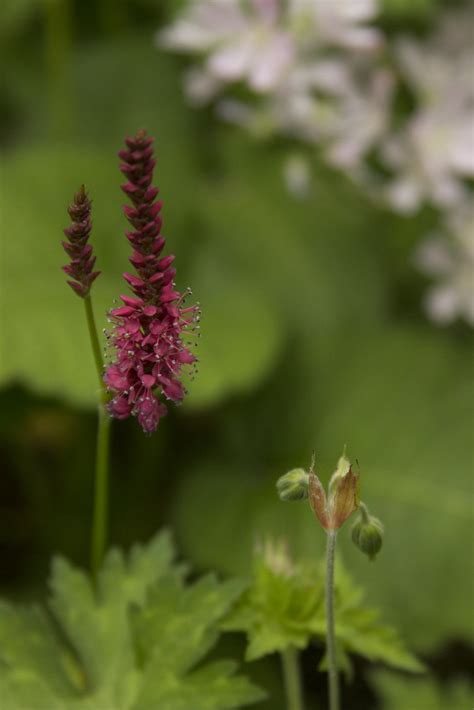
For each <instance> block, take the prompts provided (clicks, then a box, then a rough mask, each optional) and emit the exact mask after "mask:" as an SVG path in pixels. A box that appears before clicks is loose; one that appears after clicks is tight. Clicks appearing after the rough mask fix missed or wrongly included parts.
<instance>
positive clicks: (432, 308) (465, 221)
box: [415, 201, 474, 326]
mask: <svg viewBox="0 0 474 710" xmlns="http://www.w3.org/2000/svg"><path fill="white" fill-rule="evenodd" d="M415 259H416V263H417V264H418V266H419V268H420V270H422V271H423V272H424V273H426V274H427V275H429V276H433V277H435V278H436V279H437V283H436V284H435V285H434V286H433V287H431V288H430V289H429V290H428V293H427V296H426V299H425V305H426V310H427V312H428V314H429V315H430V317H431V318H432V319H433V320H434V321H435V322H437V323H439V324H441V325H444V324H447V323H450V322H452V321H453V320H455V319H456V318H464V319H465V320H466V321H467V322H468V323H469V324H470V325H471V326H474V204H473V203H472V201H470V202H466V203H465V204H463V205H462V206H460V207H459V208H458V209H456V211H455V212H454V213H453V214H450V215H449V216H448V217H447V218H446V234H445V235H435V236H433V237H432V238H431V239H429V240H427V241H426V242H424V243H423V244H421V246H420V247H419V249H418V251H417V252H416V254H415Z"/></svg>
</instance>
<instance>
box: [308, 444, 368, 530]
mask: <svg viewBox="0 0 474 710" xmlns="http://www.w3.org/2000/svg"><path fill="white" fill-rule="evenodd" d="M309 503H310V506H311V508H312V510H313V512H314V513H315V515H316V517H317V518H318V520H319V522H320V523H321V525H322V527H323V528H324V529H325V530H326V531H328V532H329V531H330V530H339V528H340V527H341V526H342V525H343V524H344V523H345V521H346V520H347V518H349V516H350V515H352V513H353V512H354V511H355V510H356V509H357V507H358V505H359V476H358V475H357V474H356V473H354V471H353V470H352V467H351V463H350V461H349V460H348V459H347V458H346V457H345V453H344V454H343V455H342V456H341V458H340V459H339V462H338V466H337V470H336V471H335V473H334V474H333V475H332V478H331V480H330V482H329V495H328V496H326V493H325V491H324V488H323V486H322V483H321V481H320V480H319V478H318V476H317V475H316V474H315V473H313V471H311V473H310V475H309Z"/></svg>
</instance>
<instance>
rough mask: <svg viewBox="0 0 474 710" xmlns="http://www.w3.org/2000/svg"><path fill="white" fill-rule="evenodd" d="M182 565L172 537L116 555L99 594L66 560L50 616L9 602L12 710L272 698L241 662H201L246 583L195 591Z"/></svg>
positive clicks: (203, 584) (210, 581)
mask: <svg viewBox="0 0 474 710" xmlns="http://www.w3.org/2000/svg"><path fill="white" fill-rule="evenodd" d="M173 557H174V552H173V548H172V545H171V542H170V539H169V536H168V535H166V534H164V533H163V534H161V535H159V536H156V537H155V538H154V540H152V541H151V543H150V544H149V545H147V546H143V547H142V546H136V547H135V548H133V549H132V551H131V553H130V554H129V555H128V556H127V557H126V558H125V557H124V556H123V555H122V554H121V553H120V552H118V551H117V550H115V551H111V552H109V553H108V555H107V557H106V559H105V562H104V565H103V567H102V569H101V571H100V573H99V576H98V580H97V588H96V589H95V588H94V586H93V584H92V582H91V580H90V579H89V577H88V576H87V575H86V574H85V573H84V572H82V571H80V570H77V569H75V568H73V567H72V566H71V565H70V564H69V563H67V562H66V561H65V560H62V559H57V560H55V562H54V564H53V571H52V578H51V599H50V600H49V604H48V609H41V608H39V607H38V608H37V607H32V608H16V607H15V606H13V605H9V604H5V603H2V605H1V606H0V697H1V699H2V704H1V707H2V710H56V708H57V710H76V709H77V710H148V709H149V710H187V709H188V708H189V707H191V706H190V704H189V703H190V699H191V698H192V697H193V694H198V696H197V697H198V699H197V700H196V703H195V704H194V703H193V708H194V707H195V708H196V710H225V709H226V708H229V709H230V708H235V707H241V706H243V705H247V704H249V703H252V702H254V701H256V700H259V699H260V698H262V697H263V694H262V692H261V691H260V690H259V689H258V688H256V687H255V686H253V685H252V684H251V683H250V682H249V681H248V680H247V679H246V678H244V677H243V676H239V675H235V670H236V667H235V664H234V663H233V662H229V663H228V662H226V661H213V662H212V663H207V664H206V663H205V662H204V665H202V663H201V662H202V661H203V660H204V657H205V655H206V654H207V652H208V651H209V650H210V649H211V647H212V646H213V645H214V644H215V642H216V641H217V638H218V636H219V630H218V622H219V621H220V619H221V618H222V616H223V615H224V614H225V613H226V612H227V611H228V610H229V608H230V607H231V605H232V604H233V603H234V602H235V601H236V599H237V598H238V597H239V596H240V594H241V593H242V584H241V583H240V582H239V581H237V580H236V581H229V582H224V583H219V582H218V581H217V580H216V578H215V577H214V576H212V575H210V576H208V577H206V578H204V579H201V580H198V581H197V582H195V583H193V584H191V585H189V586H187V585H186V584H185V582H184V574H185V568H184V567H183V566H182V565H177V564H176V563H175V562H173ZM198 663H200V665H199V668H196V665H197V664H198Z"/></svg>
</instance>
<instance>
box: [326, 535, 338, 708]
mask: <svg viewBox="0 0 474 710" xmlns="http://www.w3.org/2000/svg"><path fill="white" fill-rule="evenodd" d="M336 539H337V531H336V530H330V531H329V532H328V533H327V547H326V648H327V662H328V690H329V710H339V708H340V703H339V679H338V676H337V661H336V634H335V625H334V559H335V556H336Z"/></svg>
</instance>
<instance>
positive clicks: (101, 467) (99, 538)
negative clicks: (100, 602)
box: [91, 402, 111, 579]
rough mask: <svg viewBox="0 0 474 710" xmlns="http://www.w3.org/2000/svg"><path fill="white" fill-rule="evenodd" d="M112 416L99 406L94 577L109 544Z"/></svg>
mask: <svg viewBox="0 0 474 710" xmlns="http://www.w3.org/2000/svg"><path fill="white" fill-rule="evenodd" d="M110 422H111V419H110V416H109V414H108V412H107V411H106V409H105V407H104V404H103V403H102V402H101V403H100V404H99V422H98V429H97V451H96V459H95V484H94V517H93V522H92V540H91V568H92V576H93V578H94V579H96V578H97V572H98V570H99V568H100V565H101V563H102V559H103V557H104V552H105V547H106V544H107V529H108V518H109V448H110V447H109V444H110Z"/></svg>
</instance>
